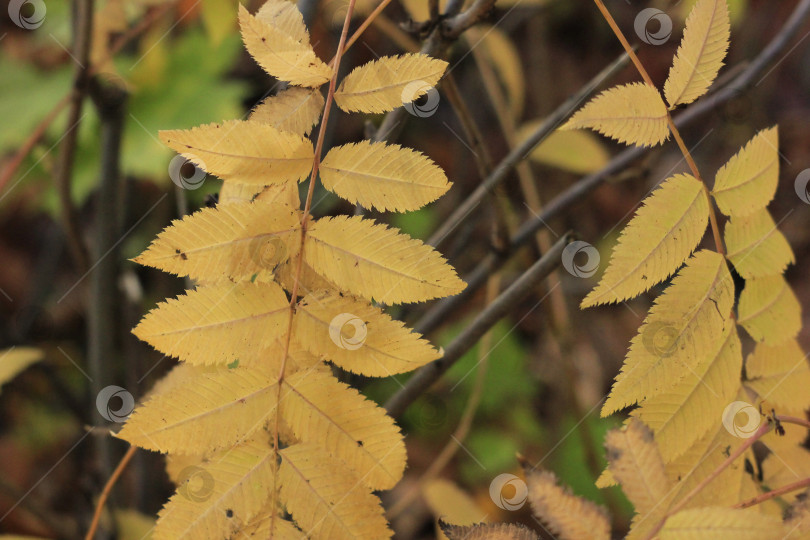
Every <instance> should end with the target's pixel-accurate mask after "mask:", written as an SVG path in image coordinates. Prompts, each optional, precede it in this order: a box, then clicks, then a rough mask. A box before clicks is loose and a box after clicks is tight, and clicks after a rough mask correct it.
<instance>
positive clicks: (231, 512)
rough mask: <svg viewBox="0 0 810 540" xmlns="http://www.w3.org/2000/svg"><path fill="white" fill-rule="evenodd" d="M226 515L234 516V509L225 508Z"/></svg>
mask: <svg viewBox="0 0 810 540" xmlns="http://www.w3.org/2000/svg"><path fill="white" fill-rule="evenodd" d="M225 515H226V516H228V517H229V518H232V517H233V510H231V509H230V508H228V509H227V510H225Z"/></svg>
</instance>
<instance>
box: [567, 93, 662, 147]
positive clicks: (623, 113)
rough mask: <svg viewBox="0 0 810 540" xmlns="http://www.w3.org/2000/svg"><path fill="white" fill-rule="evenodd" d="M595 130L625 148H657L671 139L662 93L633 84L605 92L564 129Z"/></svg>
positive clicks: (588, 104) (569, 121) (576, 115)
mask: <svg viewBox="0 0 810 540" xmlns="http://www.w3.org/2000/svg"><path fill="white" fill-rule="evenodd" d="M577 128H591V129H594V130H596V131H598V132H599V133H601V134H602V135H606V136H608V137H610V138H612V139H616V140H617V141H619V142H621V143H625V144H636V145H640V146H656V145H659V144H661V143H662V142H664V141H665V140H666V139H667V137H669V127H668V126H667V106H666V105H665V104H664V100H663V99H661V94H659V93H658V90H656V89H655V88H653V87H652V86H649V85H647V84H644V83H631V84H625V85H622V86H615V87H613V88H610V89H608V90H605V91H604V92H602V93H601V94H599V95H598V96H596V97H595V98H593V99H592V100H591V101H590V102H588V103H587V104H586V105H585V106H584V107H582V108H581V109H580V110H579V111H577V112H576V114H574V116H572V117H571V119H570V120H568V122H566V123H565V124H564V125H563V126H562V128H560V129H577Z"/></svg>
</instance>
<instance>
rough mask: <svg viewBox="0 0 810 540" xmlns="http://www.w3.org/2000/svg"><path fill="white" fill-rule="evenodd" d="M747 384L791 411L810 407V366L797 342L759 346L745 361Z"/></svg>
mask: <svg viewBox="0 0 810 540" xmlns="http://www.w3.org/2000/svg"><path fill="white" fill-rule="evenodd" d="M745 374H746V376H747V378H748V380H747V381H746V382H745V385H746V386H747V387H749V388H751V389H753V390H754V391H755V392H756V393H757V394H758V395H759V397H760V399H763V400H765V402H766V403H768V404H773V405H774V406H776V407H777V408H784V409H786V410H788V411H804V410H806V409H808V408H810V392H808V391H807V389H808V388H810V365H808V363H807V354H805V352H804V351H803V350H802V348H801V346H800V345H799V343H798V342H797V341H796V340H795V339H789V340H787V341H785V342H784V343H780V344H779V345H773V346H771V345H766V344H764V343H757V346H756V348H755V349H754V352H752V353H751V354H750V355H748V358H746V360H745Z"/></svg>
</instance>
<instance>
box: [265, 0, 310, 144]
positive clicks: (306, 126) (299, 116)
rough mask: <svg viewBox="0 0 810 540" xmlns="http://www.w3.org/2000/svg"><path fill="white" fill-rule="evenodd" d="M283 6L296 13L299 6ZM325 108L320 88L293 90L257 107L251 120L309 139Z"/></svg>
mask: <svg viewBox="0 0 810 540" xmlns="http://www.w3.org/2000/svg"><path fill="white" fill-rule="evenodd" d="M283 3H285V4H287V5H290V6H293V9H295V5H294V4H292V3H290V2H288V1H287V0H284V2H283ZM296 11H298V10H297V9H296ZM323 104H324V102H323V95H322V94H321V91H320V90H318V89H317V88H299V87H296V86H291V87H289V88H287V89H286V90H281V91H280V92H279V93H278V94H276V95H275V96H270V97H268V98H267V99H265V100H264V101H262V102H261V103H259V104H258V105H256V107H254V108H253V111H252V112H251V113H250V117H249V118H250V120H253V121H254V122H261V123H263V124H268V125H271V126H273V127H274V128H276V129H278V130H279V131H287V132H289V133H295V134H296V135H301V136H306V135H309V132H310V131H311V130H312V127H313V126H314V125H315V124H317V123H318V119H320V117H321V112H323Z"/></svg>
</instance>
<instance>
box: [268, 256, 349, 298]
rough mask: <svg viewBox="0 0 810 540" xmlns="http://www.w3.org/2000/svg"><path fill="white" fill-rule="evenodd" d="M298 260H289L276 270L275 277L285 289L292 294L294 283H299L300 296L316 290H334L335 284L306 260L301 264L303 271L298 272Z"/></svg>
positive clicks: (298, 291)
mask: <svg viewBox="0 0 810 540" xmlns="http://www.w3.org/2000/svg"><path fill="white" fill-rule="evenodd" d="M297 263H298V261H297V260H288V261H287V262H285V263H283V264H282V265H281V266H280V267H279V268H278V270H277V271H276V275H275V279H276V281H277V282H278V283H279V285H281V286H282V287H283V288H284V290H285V291H287V292H288V293H290V294H292V291H293V285H295V284H296V282H297V284H298V289H297V295H298V296H299V297H302V296H306V295H308V294H312V293H313V292H316V291H323V290H327V289H328V290H332V289H335V288H336V287H335V285H334V284H333V283H332V282H331V281H329V280H328V279H326V278H325V277H323V276H321V275H319V274H318V273H317V272H315V270H313V269H312V267H311V266H310V265H309V264H307V262H306V261H304V262H303V263H302V264H301V273H300V275H299V274H298V264H297Z"/></svg>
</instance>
